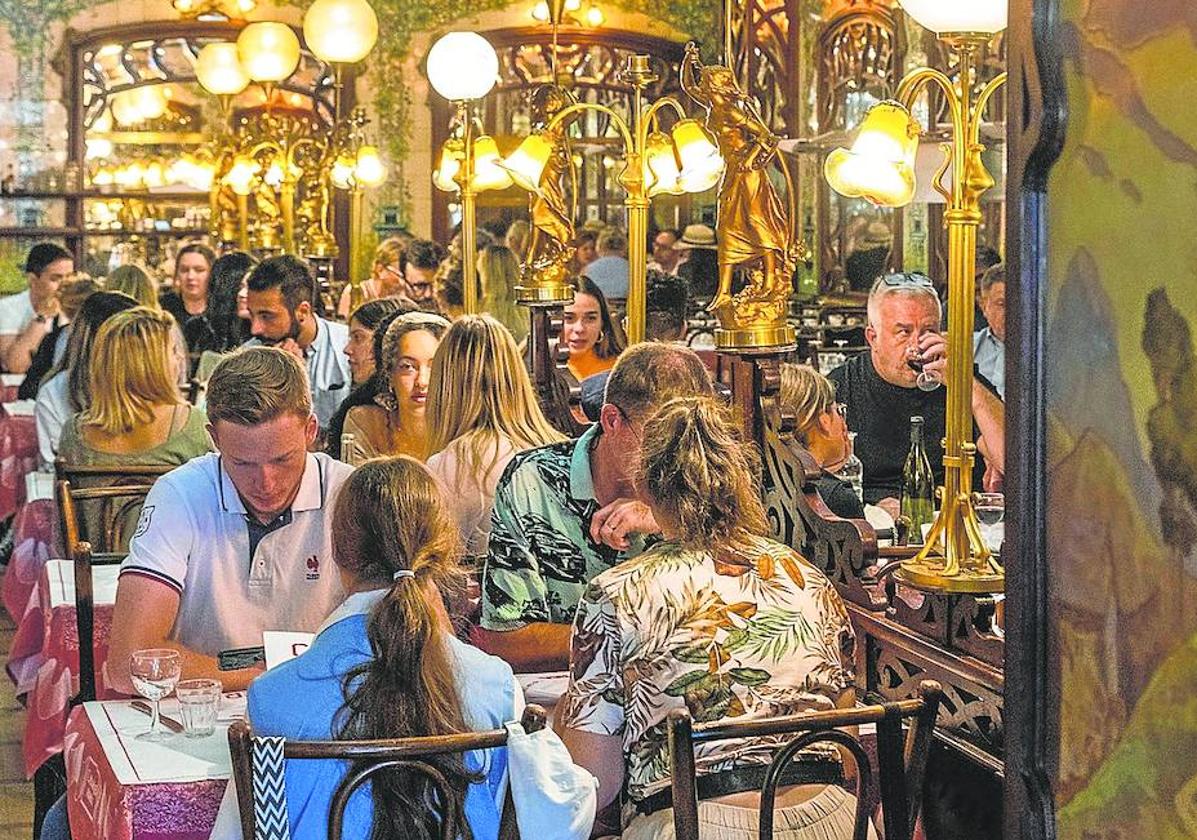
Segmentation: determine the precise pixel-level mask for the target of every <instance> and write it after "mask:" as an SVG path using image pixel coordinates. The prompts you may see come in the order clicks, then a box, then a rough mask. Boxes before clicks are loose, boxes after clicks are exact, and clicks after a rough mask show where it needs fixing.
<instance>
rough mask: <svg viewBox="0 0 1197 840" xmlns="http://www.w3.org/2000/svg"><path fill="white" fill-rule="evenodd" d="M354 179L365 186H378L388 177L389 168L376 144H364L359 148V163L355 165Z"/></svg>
mask: <svg viewBox="0 0 1197 840" xmlns="http://www.w3.org/2000/svg"><path fill="white" fill-rule="evenodd" d="M353 179H354V181H356V182H357V183H359V184H361V185H362V186H363V187H377V186H378V185H379V184H381V183H382V182H383V181H385V180H386V179H387V168H386V165H385V164H384V163H383V162H382V157H381V156H380V155H379V154H378V149H377V148H375V147H374V146H362V147H361V148H360V149H358V150H357V164H356V165H355V166H354V167H353Z"/></svg>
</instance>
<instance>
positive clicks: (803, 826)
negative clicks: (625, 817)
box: [623, 785, 877, 840]
mask: <svg viewBox="0 0 1197 840" xmlns="http://www.w3.org/2000/svg"><path fill="white" fill-rule="evenodd" d="M855 816H856V797H855V796H853V795H852V794H850V793H848V792H847V791H846V790H844V789H843V788H841V787H837V786H835V785H828V786H827V788H826V789H824V790H823V791H822V792H821V793H818V794H816V795H815V796H814V797H812V798H811V799H808V800H807V801H806V802H803V803H802V804H800V805H793V806H790V807H788V808H779V809H778V810H777V813H776V815H775V816H774V818H773V836H774V838H776V840H852V824H853V820H854V819H855ZM759 823H760V816H759V811H758V810H757V809H756V808H741V807H739V806H736V805H725V804H723V803H721V802H699V803H698V828H699V832H698V834H699V836H700V837H701V838H702V840H757V829H758V826H759ZM876 836H877V835H876V832H874V830H873V827H872V825H870V826H869V837H870V838H876ZM675 837H676V835H675V834H674V831H673V809H672V808H666V809H664V810H662V811H657V812H656V813H654V814H649V815H647V816H644V815H641V816H637V817H636V818H635V819H634V820H632V821H631V823H629V824H628V827H627V828H625V829H624V830H623V840H675Z"/></svg>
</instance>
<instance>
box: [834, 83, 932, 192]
mask: <svg viewBox="0 0 1197 840" xmlns="http://www.w3.org/2000/svg"><path fill="white" fill-rule="evenodd" d="M918 145H919V125H918V123H917V122H915V120H914V118H913V117H911V116H910V112H909V111H907V110H906V109H905V108H903V107H902V106H901V105H900V104H898V103H897V102H894V101H892V100H887V101H885V102H879V103H878V104H876V105H874V106H873V107H872V108H870V109H869V112H868V113H867V114H865V118H864V122H862V123H861V125H860V131H859V133H858V134H857V135H856V142H855V143H853V144H852V148H851V149H850V150H849V149H836V150H835V151H834V152H832V153H831V154H829V155H828V156H827V161H826V163H824V164H823V175H824V176H825V177H826V178H827V183H829V184H831V188H832V189H833V190H835V191H836V192H838V193H839V194H840V195H844V196H847V197H848V198H866V199H868V200H869V201H871V202H873V203H874V204H880V205H882V206H885V207H902V206H903V205H906V204H909V203H910V200H911V199H912V198H914V186H915V184H914V157H915V153H916V152H917V151H918Z"/></svg>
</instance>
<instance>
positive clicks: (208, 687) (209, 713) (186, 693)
mask: <svg viewBox="0 0 1197 840" xmlns="http://www.w3.org/2000/svg"><path fill="white" fill-rule="evenodd" d="M222 688H223V686H222V685H221V684H220V680H183V681H182V682H181V683H179V684H178V685H177V686H175V696H176V697H178V698H179V716H180V717H181V718H182V719H183V734H184V735H186V736H187V737H188V738H203V737H204V736H206V735H211V734H212V733H213V732H215V731H216V714H217V712H218V711H219V710H220V694H221V689H222Z"/></svg>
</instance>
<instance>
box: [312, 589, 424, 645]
mask: <svg viewBox="0 0 1197 840" xmlns="http://www.w3.org/2000/svg"><path fill="white" fill-rule="evenodd" d="M407 582H408V583H410V581H407ZM390 591H391V590H389V589H369V590H366V591H365V592H354V593H353V594H352V595H350V596H349V597H348V598H346V599H345V600H344V601H342V602H341V605H340V606H339V607H337V608H336V609H335V610H333V611H332V612H331V613H329V615H328V618H326V619H324V623H323V624H321V625H320V628H319V629H318V630H317V631H316V635H317V636H319V635H320V634H321V633H323V632H324V631H325V630H327V629H328V628H329V627H332V626H333V625H334V624H336V623H337V622H339V621H344V620H345V619H347V618H352V617H353V616H355V615H367V614H368V613H369V612H370V611H371V610H372V609H374V605H375V604H377V603H378V602H379V601H381V600H382V599H383V598H385V597H386V594H387V593H388V592H390Z"/></svg>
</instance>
